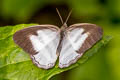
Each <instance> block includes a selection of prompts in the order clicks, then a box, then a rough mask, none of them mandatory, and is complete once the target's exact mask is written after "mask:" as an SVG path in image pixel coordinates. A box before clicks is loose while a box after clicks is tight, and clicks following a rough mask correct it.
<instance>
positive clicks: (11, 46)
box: [0, 24, 112, 80]
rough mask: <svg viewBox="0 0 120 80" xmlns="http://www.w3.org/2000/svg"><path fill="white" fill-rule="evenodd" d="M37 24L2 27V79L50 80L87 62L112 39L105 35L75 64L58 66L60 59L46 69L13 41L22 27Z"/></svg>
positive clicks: (0, 49) (0, 38) (0, 43)
mask: <svg viewBox="0 0 120 80" xmlns="http://www.w3.org/2000/svg"><path fill="white" fill-rule="evenodd" d="M32 25H36V24H20V25H16V26H6V27H0V79H2V80H41V79H42V80H48V79H50V78H51V77H52V76H54V75H56V74H59V73H61V72H64V71H67V70H70V69H72V68H75V67H77V66H80V65H81V64H83V63H85V62H86V61H87V60H88V59H89V58H90V57H91V56H93V54H95V53H96V52H97V51H98V50H99V49H100V48H101V47H104V45H105V44H107V43H108V42H109V41H110V40H111V38H112V37H111V36H104V37H103V39H102V40H100V41H99V42H98V43H97V44H96V45H94V46H93V47H92V48H91V49H89V50H88V51H87V52H86V53H85V54H84V55H83V56H82V57H81V58H80V59H79V60H78V61H77V62H76V63H75V64H73V65H71V66H70V67H67V68H64V69H60V68H58V61H57V63H56V65H55V67H54V68H52V69H49V70H44V69H40V68H38V67H36V66H35V65H34V64H33V63H32V61H31V59H30V57H29V55H28V54H27V53H25V52H24V51H23V50H22V49H21V48H19V47H18V46H17V45H16V44H15V43H14V42H13V39H12V37H13V34H14V33H15V32H16V31H17V30H20V29H23V28H25V27H29V26H32Z"/></svg>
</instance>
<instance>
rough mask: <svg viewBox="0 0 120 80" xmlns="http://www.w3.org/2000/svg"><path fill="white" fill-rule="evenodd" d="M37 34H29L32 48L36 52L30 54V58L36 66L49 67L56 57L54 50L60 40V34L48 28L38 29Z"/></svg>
mask: <svg viewBox="0 0 120 80" xmlns="http://www.w3.org/2000/svg"><path fill="white" fill-rule="evenodd" d="M37 34H38V35H37V36H36V35H31V36H30V40H31V42H32V45H33V47H34V50H35V51H36V52H37V54H36V55H31V58H32V59H33V62H34V63H36V64H37V66H38V67H40V68H44V69H48V68H51V67H53V66H54V64H55V62H56V60H57V57H58V56H57V54H56V51H57V47H58V44H59V41H60V34H59V32H55V31H52V30H50V29H43V30H38V31H37Z"/></svg>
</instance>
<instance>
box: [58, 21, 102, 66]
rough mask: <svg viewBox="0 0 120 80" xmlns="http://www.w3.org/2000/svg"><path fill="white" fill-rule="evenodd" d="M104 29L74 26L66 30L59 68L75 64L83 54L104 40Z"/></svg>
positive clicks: (83, 25) (90, 25)
mask: <svg viewBox="0 0 120 80" xmlns="http://www.w3.org/2000/svg"><path fill="white" fill-rule="evenodd" d="M102 33H103V32H102V29H101V28H100V27H98V26H96V25H94V24H88V23H83V24H74V25H71V26H70V27H68V28H67V29H66V33H65V34H64V35H65V36H64V39H63V42H62V49H61V52H60V56H59V67H60V68H64V67H68V66H69V65H71V64H73V63H75V62H76V61H77V60H78V59H79V58H80V57H81V56H82V55H83V53H84V52H85V51H86V50H88V49H89V48H91V47H92V46H93V45H94V44H95V43H96V42H97V41H98V40H100V39H101V38H102Z"/></svg>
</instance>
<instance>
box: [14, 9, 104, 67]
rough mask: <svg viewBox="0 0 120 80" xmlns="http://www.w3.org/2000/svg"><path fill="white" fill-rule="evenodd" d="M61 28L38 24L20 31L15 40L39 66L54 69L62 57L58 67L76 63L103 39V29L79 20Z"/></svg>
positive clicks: (15, 35) (64, 24)
mask: <svg viewBox="0 0 120 80" xmlns="http://www.w3.org/2000/svg"><path fill="white" fill-rule="evenodd" d="M56 10H57V12H58V15H59V17H60V19H61V22H62V24H63V25H62V27H61V28H58V27H57V26H54V25H36V26H32V27H28V28H25V29H22V30H19V31H17V32H16V33H15V34H14V36H13V39H14V42H15V43H16V44H17V45H18V46H20V47H21V48H22V49H23V50H24V51H26V52H27V53H29V55H30V57H31V59H32V61H33V63H34V64H36V65H37V66H38V67H39V68H44V69H49V68H52V67H53V66H54V65H55V63H56V60H57V59H58V57H59V67H60V68H64V67H68V66H70V65H71V64H73V63H75V62H76V61H77V60H78V59H79V58H80V57H81V56H82V55H83V53H84V52H85V51H86V50H88V49H89V48H91V47H92V46H93V45H94V44H95V43H96V42H97V41H98V40H100V39H101V38H102V34H103V31H102V29H101V28H100V27H98V26H97V25H95V24H89V23H78V24H73V25H71V26H69V27H68V26H67V24H66V23H67V20H68V18H69V16H70V14H71V12H70V13H69V14H68V17H67V19H66V21H65V22H63V20H62V17H61V16H60V13H59V11H58V9H56Z"/></svg>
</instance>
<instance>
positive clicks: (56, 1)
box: [0, 0, 120, 80]
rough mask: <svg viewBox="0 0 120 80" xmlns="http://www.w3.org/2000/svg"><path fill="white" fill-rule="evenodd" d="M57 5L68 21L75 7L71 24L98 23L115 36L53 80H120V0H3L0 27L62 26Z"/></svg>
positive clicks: (0, 6) (0, 7)
mask: <svg viewBox="0 0 120 80" xmlns="http://www.w3.org/2000/svg"><path fill="white" fill-rule="evenodd" d="M55 8H58V9H59V11H60V13H61V15H62V17H63V19H64V20H65V19H66V17H67V15H68V13H69V11H70V10H71V9H73V12H72V14H71V16H70V19H69V21H68V25H71V24H74V23H93V24H97V25H99V26H101V27H102V28H103V30H104V34H109V35H111V36H113V39H112V40H111V41H110V42H109V44H108V45H107V46H106V47H104V48H102V49H101V50H99V52H98V53H97V54H96V55H94V56H93V57H92V58H91V59H90V60H89V61H87V62H86V63H85V64H83V65H81V66H80V67H77V68H75V69H72V70H70V71H66V72H64V73H61V74H59V75H56V76H54V77H52V78H51V80H120V0H0V26H1V27H2V26H6V25H16V24H23V23H38V24H54V25H57V26H59V27H60V26H61V25H62V24H61V22H60V19H59V17H58V14H57V12H56V10H55Z"/></svg>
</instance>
